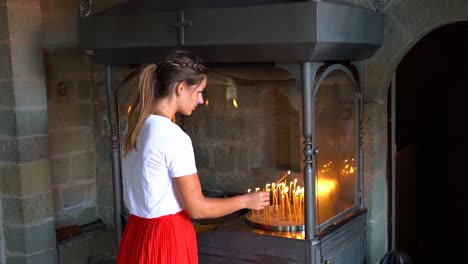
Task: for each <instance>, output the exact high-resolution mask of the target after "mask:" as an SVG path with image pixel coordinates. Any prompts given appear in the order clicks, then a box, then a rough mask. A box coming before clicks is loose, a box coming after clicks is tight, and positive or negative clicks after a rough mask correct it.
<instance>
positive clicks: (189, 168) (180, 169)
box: [166, 134, 197, 178]
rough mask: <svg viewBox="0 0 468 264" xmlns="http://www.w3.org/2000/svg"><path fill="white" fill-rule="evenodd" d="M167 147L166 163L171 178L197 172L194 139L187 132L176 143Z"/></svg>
mask: <svg viewBox="0 0 468 264" xmlns="http://www.w3.org/2000/svg"><path fill="white" fill-rule="evenodd" d="M167 147H168V148H169V149H168V151H167V154H168V155H167V157H166V159H167V160H166V164H167V165H168V171H169V176H170V177H171V178H176V177H180V176H185V175H189V174H194V173H196V172H197V167H196V165H195V155H194V152H193V146H192V140H191V139H190V137H189V136H188V135H187V134H184V137H181V138H179V139H178V140H177V141H176V142H174V144H169V145H168V146H167Z"/></svg>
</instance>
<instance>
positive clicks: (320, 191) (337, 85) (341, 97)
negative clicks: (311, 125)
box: [315, 71, 358, 224]
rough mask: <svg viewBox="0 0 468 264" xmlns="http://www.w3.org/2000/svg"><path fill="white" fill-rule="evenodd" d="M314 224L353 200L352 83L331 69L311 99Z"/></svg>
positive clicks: (354, 107) (354, 104) (354, 110)
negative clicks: (313, 128)
mask: <svg viewBox="0 0 468 264" xmlns="http://www.w3.org/2000/svg"><path fill="white" fill-rule="evenodd" d="M315 104H316V105H315V111H316V119H315V136H316V148H317V149H318V150H319V153H318V154H317V159H316V164H317V167H316V168H317V183H316V187H317V190H316V192H317V208H318V210H317V219H318V224H322V223H323V222H325V221H327V220H329V219H330V218H332V217H333V216H335V215H337V214H338V213H340V212H342V211H344V210H346V209H348V208H350V207H351V206H353V205H354V204H355V202H356V190H357V188H356V184H357V176H356V175H357V171H356V169H357V163H356V154H357V140H356V136H357V117H358V115H357V100H356V94H355V91H354V86H353V83H352V82H351V80H350V79H349V78H348V76H347V75H346V74H345V73H343V72H342V71H334V72H332V73H331V74H330V75H329V76H327V77H326V78H325V80H324V81H323V83H322V85H321V86H320V88H319V90H318V92H317V96H316V102H315Z"/></svg>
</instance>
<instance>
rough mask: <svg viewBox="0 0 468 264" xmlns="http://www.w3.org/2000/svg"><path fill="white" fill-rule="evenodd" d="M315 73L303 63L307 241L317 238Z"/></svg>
mask: <svg viewBox="0 0 468 264" xmlns="http://www.w3.org/2000/svg"><path fill="white" fill-rule="evenodd" d="M312 73H315V71H313V67H312V63H311V62H303V63H302V126H303V133H304V156H305V158H304V163H305V164H304V165H305V166H304V209H305V239H307V240H312V239H314V238H315V228H316V226H315V215H316V213H315V175H314V173H313V158H312V156H313V155H314V153H313V152H314V150H313V149H312V132H313V129H312V126H313V124H312V121H313V120H312V115H313V112H312V111H313V109H312V101H313V98H312V88H313V80H312V78H313V75H312ZM314 75H315V74H314Z"/></svg>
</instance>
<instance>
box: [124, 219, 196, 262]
mask: <svg viewBox="0 0 468 264" xmlns="http://www.w3.org/2000/svg"><path fill="white" fill-rule="evenodd" d="M117 263H118V264H197V263H198V250H197V238H196V235H195V230H194V228H193V225H192V222H191V221H190V217H189V215H188V214H187V213H186V212H185V211H181V212H179V213H177V214H173V215H166V216H162V217H158V218H153V219H146V218H141V217H138V216H135V215H130V217H129V219H128V222H127V224H126V226H125V230H124V232H123V234H122V239H121V241H120V244H119V249H118V253H117Z"/></svg>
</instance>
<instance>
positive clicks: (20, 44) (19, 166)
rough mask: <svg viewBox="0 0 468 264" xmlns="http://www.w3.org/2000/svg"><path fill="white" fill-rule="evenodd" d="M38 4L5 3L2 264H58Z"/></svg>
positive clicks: (0, 83) (1, 11)
mask: <svg viewBox="0 0 468 264" xmlns="http://www.w3.org/2000/svg"><path fill="white" fill-rule="evenodd" d="M38 4H39V3H38V1H26V2H23V1H21V2H19V1H13V0H11V1H10V0H7V1H1V2H0V17H1V20H2V23H1V26H0V27H1V31H0V37H1V41H0V52H1V61H2V62H1V67H0V94H1V98H2V99H1V102H0V116H1V119H2V129H1V131H0V198H1V213H2V217H0V224H1V226H2V229H0V233H2V235H1V236H0V253H1V255H0V262H4V263H52V264H53V263H57V260H58V259H57V251H56V240H55V222H54V218H53V203H52V191H51V182H50V166H49V162H48V143H49V141H48V133H47V119H48V116H47V99H46V89H45V80H44V67H43V66H44V63H43V57H42V39H41V35H40V32H41V30H42V28H41V27H42V24H41V11H40V9H38V8H37V6H38Z"/></svg>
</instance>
